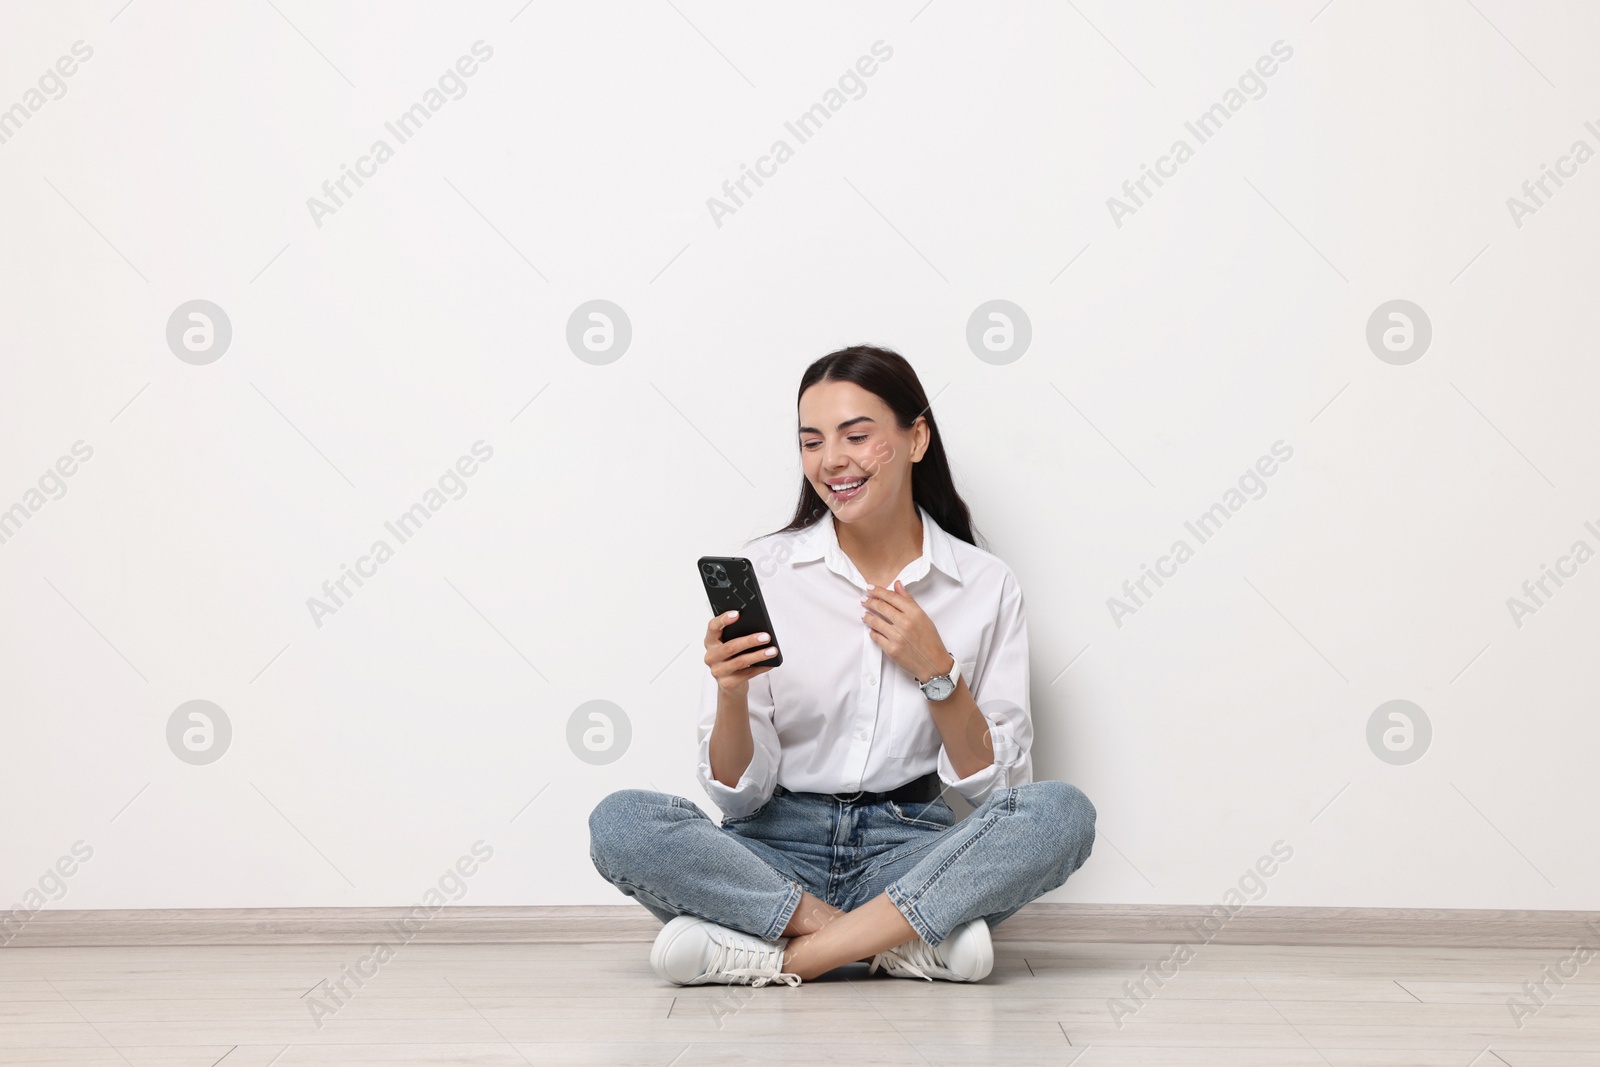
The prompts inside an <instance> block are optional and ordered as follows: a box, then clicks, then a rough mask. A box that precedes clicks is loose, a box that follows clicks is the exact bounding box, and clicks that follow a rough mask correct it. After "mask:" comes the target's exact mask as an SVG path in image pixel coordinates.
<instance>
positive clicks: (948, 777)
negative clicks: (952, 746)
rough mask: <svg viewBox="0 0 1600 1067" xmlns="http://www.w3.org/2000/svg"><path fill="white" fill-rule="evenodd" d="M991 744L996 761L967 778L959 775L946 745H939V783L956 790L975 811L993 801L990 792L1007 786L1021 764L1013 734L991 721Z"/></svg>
mask: <svg viewBox="0 0 1600 1067" xmlns="http://www.w3.org/2000/svg"><path fill="white" fill-rule="evenodd" d="M989 742H990V744H992V745H993V746H994V762H993V763H991V764H989V765H988V766H987V767H981V768H979V769H978V770H976V771H973V772H972V773H971V774H969V775H967V777H965V778H958V777H957V776H956V769H955V765H954V764H952V763H951V762H950V757H949V756H948V755H947V754H946V753H945V750H944V746H943V745H940V746H939V763H938V768H939V780H940V781H941V782H943V783H944V786H945V788H946V789H954V790H955V791H956V792H957V793H960V794H961V796H962V797H963V798H965V799H966V801H967V803H968V804H971V805H972V806H973V807H975V808H976V807H978V806H979V805H980V804H982V803H983V802H984V801H985V800H987V799H989V794H990V793H992V792H994V791H995V790H996V789H997V788H1002V787H1004V786H1005V785H1006V784H1007V782H1008V781H1009V780H1010V775H1009V773H1008V771H1009V769H1010V767H1011V766H1012V765H1013V764H1015V763H1016V762H1017V744H1016V741H1015V739H1014V738H1012V736H1011V733H1010V731H1008V730H1002V729H999V728H998V727H996V726H995V724H994V723H993V722H990V723H989Z"/></svg>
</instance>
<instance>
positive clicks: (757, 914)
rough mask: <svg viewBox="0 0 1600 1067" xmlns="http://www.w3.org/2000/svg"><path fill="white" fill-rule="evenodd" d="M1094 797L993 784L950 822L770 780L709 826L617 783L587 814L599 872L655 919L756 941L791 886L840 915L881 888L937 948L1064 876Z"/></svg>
mask: <svg viewBox="0 0 1600 1067" xmlns="http://www.w3.org/2000/svg"><path fill="white" fill-rule="evenodd" d="M1094 820H1095V810H1094V805H1093V804H1091V803H1089V798H1088V797H1086V796H1084V795H1083V793H1082V792H1081V791H1079V790H1078V789H1077V788H1076V787H1075V786H1070V785H1067V784H1066V783H1065V782H1032V783H1029V784H1028V785H1021V786H1013V787H1011V788H1006V789H996V790H995V791H994V792H993V793H991V794H990V795H989V797H988V798H987V799H986V800H985V801H984V802H983V804H982V805H980V806H979V807H978V808H977V809H976V810H974V811H973V812H972V813H971V814H970V815H968V816H967V817H966V818H965V819H963V820H961V821H960V822H959V823H958V822H956V820H955V813H954V812H952V811H951V810H950V805H948V804H946V803H945V801H944V799H943V798H942V797H941V798H939V799H938V800H935V801H933V802H932V803H929V804H906V805H900V804H896V803H894V802H892V801H885V802H883V803H879V804H852V803H846V802H842V801H839V800H836V799H835V798H834V797H833V796H831V795H829V794H826V793H793V792H790V791H789V790H787V789H784V788H783V787H782V786H778V787H776V788H775V789H774V790H773V794H772V798H771V799H770V800H768V801H767V803H765V804H763V805H762V806H761V807H760V808H758V809H756V811H755V812H754V813H752V814H751V815H748V816H746V817H744V818H739V819H724V820H723V821H722V824H721V825H720V826H718V825H717V824H716V823H714V822H712V821H711V819H710V818H709V817H708V816H707V815H706V814H705V812H703V811H701V810H700V809H699V808H698V807H697V806H695V804H693V803H692V802H691V801H688V800H686V799H684V798H683V797H679V796H672V795H670V794H667V793H658V792H655V791H653V790H649V789H619V790H617V791H616V792H614V793H611V794H610V795H608V796H606V797H605V798H604V799H602V800H601V801H600V803H599V804H597V805H595V809H594V811H593V812H592V813H591V814H590V816H589V842H590V844H589V858H590V859H591V860H593V861H594V866H595V869H596V870H597V871H599V872H600V876H601V877H602V878H604V879H605V880H606V881H608V882H610V883H611V884H612V885H614V886H616V887H617V888H618V889H619V890H621V891H622V892H623V893H624V894H625V895H627V896H630V897H633V898H634V899H635V900H637V901H638V902H639V903H640V904H643V905H644V906H645V907H646V908H648V909H649V910H650V912H651V913H652V914H654V915H655V916H656V917H657V918H658V919H660V920H661V921H662V922H667V921H668V920H670V919H672V918H673V917H674V916H677V915H696V916H699V917H701V918H704V919H710V920H711V921H712V922H715V923H719V924H721V925H723V926H729V927H732V928H733V929H735V930H742V931H744V932H745V933H747V934H751V935H753V936H755V937H759V938H761V939H763V940H766V941H776V940H778V938H780V937H781V936H783V931H784V928H785V927H787V926H788V925H789V920H790V918H791V917H792V916H793V915H794V912H795V909H796V908H797V907H798V906H799V904H800V894H801V891H802V890H804V891H806V892H809V893H810V894H811V895H812V896H815V897H817V898H819V899H821V900H823V901H826V902H827V903H829V904H831V905H833V906H834V907H836V908H839V909H840V910H842V911H851V910H853V909H855V908H857V907H859V906H860V905H862V904H865V903H866V902H867V901H869V900H871V899H873V898H874V897H876V896H877V895H878V894H879V893H887V894H888V895H889V899H890V900H891V901H893V902H894V905H895V907H897V908H899V909H900V913H901V914H902V915H904V916H905V917H906V921H907V922H909V923H910V924H911V926H912V928H913V929H915V930H916V932H917V933H918V935H920V936H921V937H922V938H923V939H924V940H926V941H927V942H928V943H929V944H931V945H937V944H938V943H939V942H941V941H943V940H944V939H945V938H946V937H948V936H949V935H950V933H951V932H952V931H953V930H955V929H956V927H958V926H960V925H961V924H962V923H965V922H968V921H969V920H972V919H975V918H977V917H979V916H982V917H983V918H984V919H986V920H987V921H988V923H989V925H990V926H991V927H993V926H996V925H998V924H999V923H1000V922H1001V921H1002V920H1004V919H1006V918H1008V917H1009V916H1010V915H1012V914H1013V913H1014V912H1016V911H1017V909H1019V908H1021V907H1022V905H1024V904H1026V903H1028V901H1030V900H1033V899H1034V898H1035V897H1037V896H1039V895H1040V894H1042V893H1046V892H1049V891H1050V890H1052V889H1055V888H1056V887H1057V886H1059V885H1061V884H1062V883H1064V882H1065V881H1066V880H1067V878H1068V876H1069V875H1071V874H1072V873H1073V872H1074V871H1076V870H1077V869H1078V868H1079V867H1081V866H1082V865H1083V861H1084V860H1086V859H1088V858H1089V850H1090V849H1091V848H1092V847H1093V845H1094Z"/></svg>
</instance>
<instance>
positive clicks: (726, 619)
mask: <svg viewBox="0 0 1600 1067" xmlns="http://www.w3.org/2000/svg"><path fill="white" fill-rule="evenodd" d="M738 617H739V613H738V612H737V611H724V612H723V613H722V614H721V615H713V616H712V617H711V621H710V622H708V623H706V647H707V648H710V647H711V646H712V645H714V644H716V643H717V642H719V641H721V640H722V630H723V628H724V627H726V626H727V625H728V624H729V623H730V622H732V621H733V620H735V619H737V618H738Z"/></svg>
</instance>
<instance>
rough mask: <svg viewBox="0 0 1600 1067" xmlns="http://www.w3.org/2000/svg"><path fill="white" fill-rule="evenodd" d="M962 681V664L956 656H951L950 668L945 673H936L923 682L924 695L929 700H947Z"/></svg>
mask: <svg viewBox="0 0 1600 1067" xmlns="http://www.w3.org/2000/svg"><path fill="white" fill-rule="evenodd" d="M960 682H961V664H960V663H959V662H957V661H956V658H955V657H954V656H951V657H950V670H949V671H947V672H945V673H944V674H936V675H934V676H933V677H932V678H929V679H928V680H927V681H926V682H923V683H922V686H921V688H922V695H923V696H925V697H927V698H928V699H929V700H947V699H949V697H950V694H951V693H954V692H955V691H956V686H957V685H958V684H960Z"/></svg>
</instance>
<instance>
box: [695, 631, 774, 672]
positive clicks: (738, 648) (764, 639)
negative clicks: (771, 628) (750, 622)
mask: <svg viewBox="0 0 1600 1067" xmlns="http://www.w3.org/2000/svg"><path fill="white" fill-rule="evenodd" d="M771 637H772V635H771V634H750V635H749V636H747V637H736V638H734V639H733V640H731V641H724V642H722V643H721V644H717V645H713V646H712V647H711V650H710V651H708V652H707V653H706V663H707V664H708V665H709V666H710V667H711V668H712V670H713V671H715V669H716V667H717V665H718V664H723V663H731V662H733V661H734V660H736V659H738V658H739V656H740V654H742V653H748V651H749V650H750V649H751V648H755V647H758V646H765V647H768V648H771V647H776V646H773V645H772V644H771V641H770V638H771Z"/></svg>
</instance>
